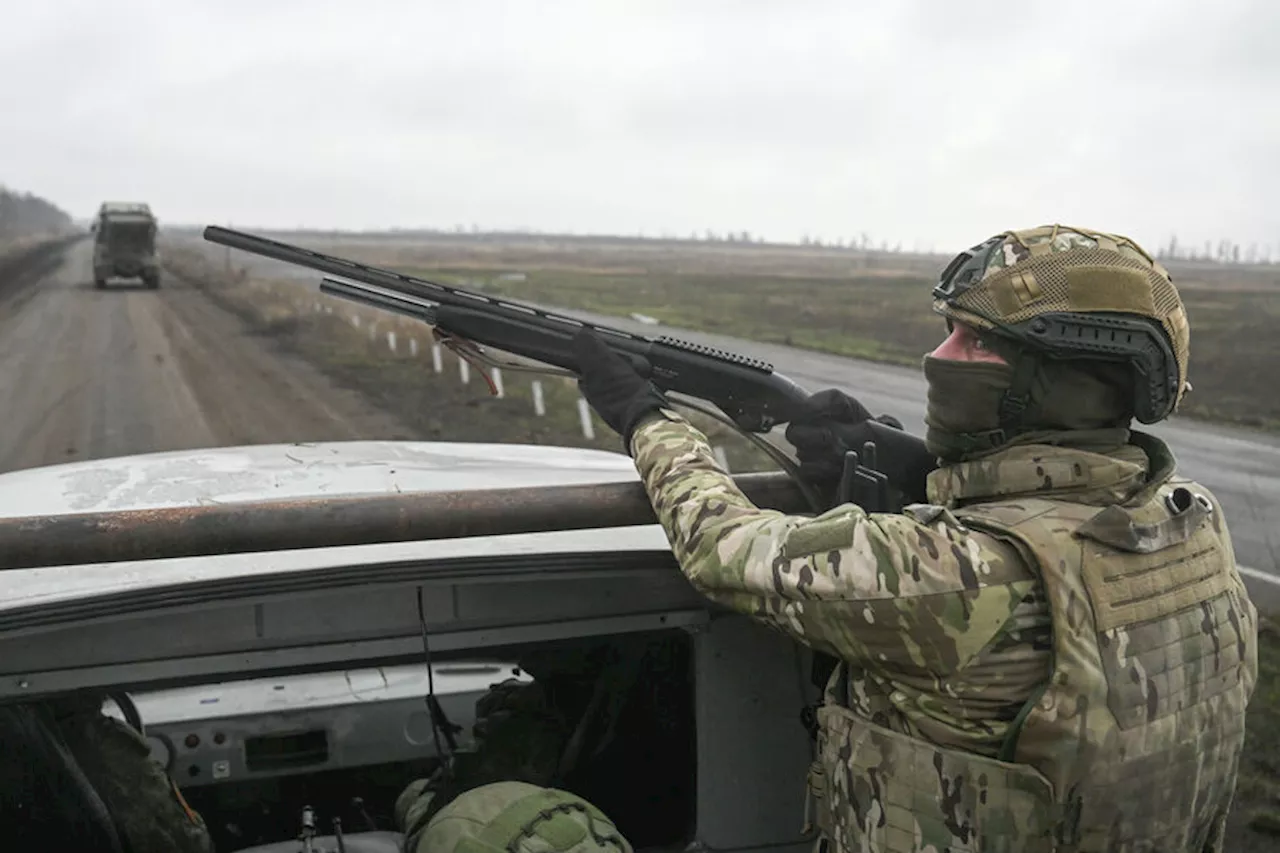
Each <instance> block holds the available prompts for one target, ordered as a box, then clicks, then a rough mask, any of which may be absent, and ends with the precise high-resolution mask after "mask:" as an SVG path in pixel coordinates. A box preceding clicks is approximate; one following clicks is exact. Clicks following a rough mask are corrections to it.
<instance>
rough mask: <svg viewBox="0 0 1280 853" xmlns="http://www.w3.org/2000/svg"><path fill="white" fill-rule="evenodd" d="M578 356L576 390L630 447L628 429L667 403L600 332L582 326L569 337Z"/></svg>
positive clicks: (630, 429)
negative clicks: (602, 338)
mask: <svg viewBox="0 0 1280 853" xmlns="http://www.w3.org/2000/svg"><path fill="white" fill-rule="evenodd" d="M573 349H574V354H575V355H576V356H577V358H578V373H579V374H580V375H581V377H582V378H581V379H579V380H578V390H579V391H581V392H582V396H583V398H584V399H586V401H587V403H588V405H590V406H591V408H592V409H594V410H595V412H596V414H597V415H599V416H600V419H601V420H602V421H604V422H605V423H606V424H608V425H609V428H610V429H612V430H613V431H614V432H616V433H617V434H618V435H620V436H622V443H623V446H624V447H627V448H630V447H631V433H632V432H633V431H634V430H635V428H636V425H637V424H639V423H640V421H641V420H642V419H643V418H644V416H645V415H647V414H649V413H650V412H655V411H657V410H658V409H660V408H663V407H668V406H670V405H671V404H670V403H669V402H668V401H667V398H666V397H664V396H663V395H662V393H661V392H659V391H658V389H657V388H655V387H653V384H652V383H650V382H649V380H648V379H646V378H644V377H643V376H641V375H640V374H639V373H637V372H636V370H635V368H633V367H632V366H631V364H630V363H629V362H628V361H627V360H626V359H625V358H623V357H622V356H620V355H618V354H617V353H615V352H614V351H613V350H611V349H609V347H608V346H607V345H606V344H605V342H604V341H603V340H601V339H600V336H599V335H598V334H596V333H595V332H593V331H591V330H590V329H588V328H585V327H584V328H583V329H582V330H581V331H579V332H578V334H577V335H576V336H575V337H574V339H573Z"/></svg>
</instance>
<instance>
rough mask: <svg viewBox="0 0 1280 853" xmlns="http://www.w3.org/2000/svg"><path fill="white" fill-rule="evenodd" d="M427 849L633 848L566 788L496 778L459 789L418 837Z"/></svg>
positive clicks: (568, 851) (499, 852) (529, 852)
mask: <svg viewBox="0 0 1280 853" xmlns="http://www.w3.org/2000/svg"><path fill="white" fill-rule="evenodd" d="M416 849H417V850H418V851H428V850H429V851H431V853H535V851H536V853H632V848H631V845H630V844H629V843H628V842H627V840H626V839H625V838H623V837H622V836H621V835H620V834H619V833H618V830H617V828H616V827H615V826H614V825H613V822H612V821H610V820H609V818H607V817H606V816H605V815H604V813H603V812H601V811H600V810H599V809H598V808H596V807H595V806H593V805H592V804H591V803H589V802H587V801H586V800H584V799H582V798H581V797H579V796H576V795H575V794H571V793H569V792H568V791H562V790H560V789H558V788H542V787H539V786H537V785H530V784H528V783H526V782H494V783H491V784H488V785H481V786H480V787H478V788H472V789H471V790H469V791H467V792H465V793H463V794H460V795H459V796H458V797H457V798H455V799H454V800H453V802H451V803H449V804H448V805H447V806H445V807H444V808H443V809H441V810H440V812H439V813H438V814H436V816H435V817H433V818H432V819H431V822H430V823H428V824H427V827H426V830H425V831H424V832H423V833H422V837H421V839H420V840H419V841H418V844H417V848H416Z"/></svg>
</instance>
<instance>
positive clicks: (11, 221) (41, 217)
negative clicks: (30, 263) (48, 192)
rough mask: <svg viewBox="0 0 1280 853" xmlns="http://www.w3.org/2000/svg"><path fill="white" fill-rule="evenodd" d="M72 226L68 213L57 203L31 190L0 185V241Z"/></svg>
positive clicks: (69, 228) (70, 228)
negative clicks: (18, 189)
mask: <svg viewBox="0 0 1280 853" xmlns="http://www.w3.org/2000/svg"><path fill="white" fill-rule="evenodd" d="M72 228H74V223H73V222H72V220H71V215H70V214H68V213H67V212H66V211H65V210H63V209H61V208H60V207H58V206H57V205H55V204H53V203H51V202H48V201H45V200H44V199H42V198H40V197H39V196H36V195H32V194H31V193H19V192H15V191H13V190H11V189H8V188H7V187H4V186H0V240H11V239H14V238H16V237H27V236H30V235H32V234H41V233H47V232H51V231H53V232H58V231H70V230H72Z"/></svg>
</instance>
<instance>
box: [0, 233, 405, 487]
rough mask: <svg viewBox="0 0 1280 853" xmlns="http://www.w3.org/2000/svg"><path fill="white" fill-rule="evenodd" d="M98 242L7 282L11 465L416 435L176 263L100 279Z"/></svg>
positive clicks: (4, 448) (4, 350)
mask: <svg viewBox="0 0 1280 853" xmlns="http://www.w3.org/2000/svg"><path fill="white" fill-rule="evenodd" d="M89 257H90V246H89V244H88V243H87V242H81V243H78V244H76V245H75V246H73V247H72V248H71V249H70V250H69V251H67V252H66V254H65V255H64V257H63V260H62V262H61V263H59V264H56V265H54V266H53V268H52V270H50V271H48V272H45V273H44V274H42V275H39V276H37V277H35V280H30V281H21V280H14V281H10V282H7V283H6V284H7V287H6V288H4V289H0V364H3V365H4V370H3V371H0V411H3V412H4V418H3V426H0V471H8V470H13V469H18V468H30V467H35V466H38V465H48V464H54V463H58V462H70V461H75V460H79V459H91V458H100V457H105V456H113V455H122V454H129V453H146V452H151V451H163V450H182V449H189V448H199V447H211V446H219V445H234V444H261V443H270V442H277V441H280V442H285V441H323V440H340V439H349V438H365V439H381V438H386V439H403V438H412V437H413V435H412V434H411V433H410V431H409V430H407V429H406V428H405V427H404V426H403V425H402V424H400V423H398V422H397V421H396V419H395V418H393V417H391V416H389V415H387V414H385V413H382V412H378V411H375V410H372V409H371V408H370V407H369V405H368V404H367V403H366V402H365V401H363V400H362V399H360V397H359V396H357V395H355V394H354V393H352V392H350V391H347V390H345V389H342V388H338V387H336V386H335V385H334V384H333V383H332V382H331V381H329V380H328V379H326V377H324V376H323V375H321V374H320V373H318V372H317V371H316V370H315V369H314V368H312V367H310V366H309V365H307V364H306V363H303V362H300V361H298V360H296V359H290V358H288V357H287V356H282V355H281V354H280V353H278V352H275V351H272V352H268V351H267V346H268V345H267V343H266V342H265V341H263V340H261V339H259V338H256V337H254V336H253V334H252V333H251V332H249V331H248V330H247V329H246V327H245V325H244V323H243V322H242V321H241V320H240V319H239V318H237V317H235V316H234V315H232V314H229V313H228V312H227V311H225V310H223V309H222V308H220V307H218V306H217V305H215V304H213V303H212V302H210V301H209V299H208V298H207V297H205V296H204V295H203V294H202V293H201V292H200V291H198V290H196V289H194V288H192V287H190V286H189V285H187V284H186V283H184V282H182V281H180V280H177V279H174V278H172V277H170V278H168V279H167V280H165V281H164V282H163V284H162V286H161V289H160V290H157V291H151V290H144V289H142V288H140V287H139V286H138V285H136V284H132V283H126V282H121V283H118V284H112V285H111V286H109V287H108V289H107V290H105V291H103V290H96V289H94V287H93V284H92V280H91V276H90V273H89Z"/></svg>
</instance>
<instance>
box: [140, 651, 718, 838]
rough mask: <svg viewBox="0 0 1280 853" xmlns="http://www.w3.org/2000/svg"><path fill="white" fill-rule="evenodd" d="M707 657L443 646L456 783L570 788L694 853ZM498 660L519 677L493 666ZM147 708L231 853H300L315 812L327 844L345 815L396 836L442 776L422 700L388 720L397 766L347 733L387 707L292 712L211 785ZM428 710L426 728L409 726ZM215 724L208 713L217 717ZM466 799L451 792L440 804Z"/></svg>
mask: <svg viewBox="0 0 1280 853" xmlns="http://www.w3.org/2000/svg"><path fill="white" fill-rule="evenodd" d="M692 648H693V644H692V641H691V638H690V636H689V635H688V634H686V633H685V632H683V631H679V630H666V631H662V632H654V633H647V634H634V635H615V636H609V637H592V638H585V639H575V640H566V641H557V642H552V643H544V644H537V645H524V646H520V647H518V648H508V649H493V648H487V649H484V650H483V651H471V652H462V653H459V652H452V653H445V652H440V651H435V650H432V663H433V670H434V673H433V679H434V687H435V691H436V692H437V693H438V696H439V700H440V702H441V704H442V705H443V706H444V708H445V709H446V710H447V714H448V717H449V719H451V720H452V722H454V723H456V724H458V725H459V726H460V729H459V731H458V734H457V753H456V759H455V770H456V772H455V774H454V776H455V777H456V784H457V785H458V786H461V788H462V789H465V788H468V787H475V786H477V785H478V784H485V783H487V782H489V781H499V780H500V779H518V780H520V781H527V782H531V783H533V784H540V785H549V786H552V787H559V788H563V789H565V790H569V791H572V792H574V793H577V794H579V795H581V796H583V797H585V798H586V799H587V800H589V801H590V802H592V803H593V804H595V805H596V806H598V807H599V808H600V809H602V810H603V811H604V812H605V814H607V815H609V817H610V818H611V819H612V820H613V821H614V822H615V824H616V825H617V826H618V829H619V830H620V831H621V832H622V833H623V834H624V835H625V836H626V837H627V838H628V839H629V840H630V841H631V843H632V845H633V846H634V847H635V849H637V850H653V849H679V848H681V847H682V846H683V845H684V844H686V843H688V842H689V841H690V840H691V839H692V838H693V834H694V823H695V815H696V811H695V781H696V780H695V767H696V764H695V762H696V756H695V753H696V743H695V736H694V703H693V700H694V697H693V678H692ZM495 660H503V661H510V662H513V663H514V666H511V665H508V666H506V667H504V668H502V669H498V668H496V667H494V666H493V665H492V664H491V663H487V662H492V661H495ZM477 672H478V673H480V674H481V675H480V678H481V680H480V681H476V677H477V676H476V673H477ZM486 672H487V673H489V674H490V675H488V676H486V675H484V674H485V673H486ZM467 673H470V674H471V679H472V681H471V684H472V685H473V686H472V687H470V688H468V690H469V691H470V692H468V693H466V695H462V694H460V693H458V690H457V688H456V687H451V683H452V684H456V682H451V681H450V678H451V677H453V676H458V677H461V676H462V675H465V674H467ZM486 677H487V678H488V685H489V686H486V683H485V681H484V679H485V678H486ZM475 685H478V686H475ZM424 692H425V691H424ZM139 704H140V705H141V706H142V708H143V709H144V710H143V716H144V723H145V724H146V726H147V732H148V736H150V737H160V736H167V737H168V739H169V740H170V741H173V740H175V738H176V740H177V741H178V745H177V747H176V752H175V754H174V756H173V760H172V761H171V764H170V772H171V773H172V774H173V776H174V779H175V781H176V782H177V783H178V785H179V786H180V787H181V789H182V792H183V796H184V797H185V798H186V800H187V802H188V803H189V804H190V806H191V807H192V808H193V809H195V810H196V811H198V812H200V814H201V815H202V816H203V818H204V820H205V822H206V824H207V825H208V828H209V831H210V833H211V834H212V836H213V841H214V844H215V845H216V849H217V850H218V851H219V852H220V853H226V851H243V850H247V849H250V848H254V847H256V846H260V845H268V844H272V845H274V844H279V843H280V842H286V841H289V842H291V843H292V844H294V845H295V846H296V845H297V843H298V842H296V839H297V838H298V837H299V834H300V829H301V827H302V823H303V812H304V809H306V808H307V807H309V808H310V813H311V815H312V816H314V822H315V833H316V834H317V835H318V836H327V835H332V834H333V832H334V828H333V819H334V818H339V819H340V821H341V829H342V832H343V833H344V835H350V834H352V833H360V832H370V831H379V832H390V831H397V830H398V829H399V827H397V826H396V825H395V815H394V809H395V803H396V798H397V797H398V796H399V795H400V793H401V792H402V791H403V790H404V789H405V788H406V786H408V785H409V784H410V783H412V782H413V781H414V780H417V779H421V778H426V777H430V776H431V775H432V774H433V773H434V772H435V771H436V770H437V769H438V767H439V761H438V759H437V757H436V753H437V750H436V747H435V745H434V738H433V736H432V734H433V733H432V731H431V729H432V725H431V720H430V719H429V712H428V710H427V709H426V708H424V707H423V696H422V695H418V696H417V697H416V700H414V701H405V703H404V704H403V706H402V707H403V708H404V709H413V710H412V711H402V712H400V714H399V716H397V715H396V714H388V715H387V716H385V717H380V718H379V722H380V723H382V722H383V721H386V724H385V725H382V727H381V729H380V734H381V735H383V736H385V738H386V739H387V740H389V741H398V746H396V752H397V753H399V755H400V756H402V757H400V758H399V759H398V760H393V761H381V762H378V763H360V761H359V759H358V757H356V754H357V752H358V751H359V750H358V749H357V748H356V746H355V745H354V742H353V741H351V736H349V735H344V734H343V728H344V726H345V727H347V728H350V729H351V730H352V731H355V730H357V729H358V728H359V725H358V724H356V723H353V722H352V719H353V718H352V717H351V715H359V714H370V715H372V714H375V713H377V710H376V709H375V708H373V707H372V706H374V705H376V704H377V702H376V701H362V702H357V703H355V704H354V705H348V706H346V707H344V708H341V709H331V710H329V711H328V712H326V713H323V714H316V713H315V712H314V711H312V712H310V713H301V714H299V715H298V720H303V719H305V720H306V721H307V724H306V725H299V724H298V722H297V721H296V720H291V719H289V715H288V714H287V713H284V714H278V715H276V718H275V719H274V720H270V721H269V720H267V719H266V718H264V719H263V721H262V722H261V723H260V724H259V725H260V727H261V728H263V729H264V731H262V732H260V733H259V734H257V735H255V736H254V737H253V738H252V739H249V738H244V739H242V742H241V744H240V745H239V746H240V750H241V753H242V755H243V756H244V763H243V765H242V766H243V767H244V771H243V773H242V774H241V777H240V778H236V777H234V776H233V777H232V778H228V779H220V780H213V779H211V778H209V776H208V770H207V769H206V767H205V764H207V762H203V763H202V762H201V761H198V760H191V756H192V755H198V754H199V750H200V749H201V748H202V747H200V746H197V747H195V748H193V749H188V750H186V751H185V754H184V751H183V744H182V737H180V736H179V735H180V732H178V731H177V730H174V729H173V727H172V726H171V725H169V724H166V725H164V726H163V727H158V726H157V725H156V724H155V723H153V722H152V721H150V720H147V719H145V717H146V715H147V711H146V708H147V704H146V703H145V702H140V703H139ZM215 707H216V706H215ZM413 711H416V714H417V717H416V719H417V720H418V722H417V723H412V722H410V721H409V719H408V717H407V716H406V714H412V713H413ZM216 713H217V712H216V711H210V712H209V718H210V720H216ZM383 713H384V714H385V713H387V712H386V711H385V709H384V712H383ZM391 721H395V722H394V723H392V722H391ZM188 725H190V724H189V723H188ZM211 725H212V724H211ZM415 725H416V726H417V728H416V729H415V728H414V726H415ZM201 727H202V728H203V729H204V730H206V731H212V728H210V727H209V726H203V724H202V726H201ZM214 727H216V726H214ZM161 728H163V729H165V730H167V731H160V729H161ZM349 741H350V742H349ZM193 742H194V740H193ZM201 743H202V744H203V743H204V742H203V741H201ZM490 777H494V778H490ZM456 793H458V791H456V790H451V789H450V788H449V785H448V783H446V784H445V786H444V788H443V789H442V790H441V791H440V793H439V794H438V795H437V796H438V797H441V798H442V799H443V798H447V799H452V796H453V795H456ZM441 805H443V802H442V803H441ZM273 849H275V848H273ZM281 849H283V848H281ZM290 849H293V847H291V848H290Z"/></svg>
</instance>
